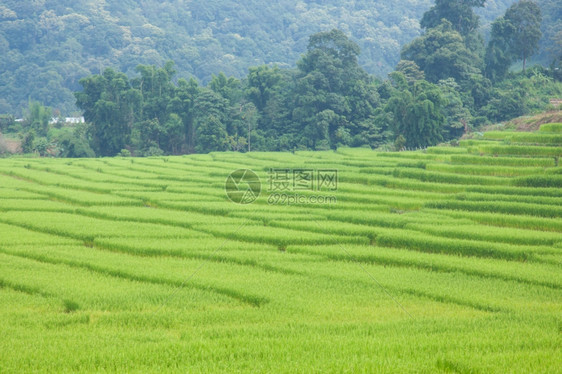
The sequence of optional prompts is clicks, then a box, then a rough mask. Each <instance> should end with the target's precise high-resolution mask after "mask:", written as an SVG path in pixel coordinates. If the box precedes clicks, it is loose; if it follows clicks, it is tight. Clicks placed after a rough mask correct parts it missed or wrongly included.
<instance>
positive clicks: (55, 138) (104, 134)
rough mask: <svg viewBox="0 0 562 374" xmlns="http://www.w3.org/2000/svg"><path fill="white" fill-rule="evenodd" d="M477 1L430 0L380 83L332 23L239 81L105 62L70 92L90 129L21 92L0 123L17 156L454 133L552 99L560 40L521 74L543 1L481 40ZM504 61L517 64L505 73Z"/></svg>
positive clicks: (278, 146) (533, 48)
mask: <svg viewBox="0 0 562 374" xmlns="http://www.w3.org/2000/svg"><path fill="white" fill-rule="evenodd" d="M485 4H486V1H485V0H463V1H458V0H436V2H435V3H434V4H433V6H431V7H430V8H429V9H428V10H427V11H426V12H425V13H423V15H422V17H421V19H420V23H419V24H420V26H421V27H422V28H423V33H421V35H420V36H418V37H416V38H414V39H413V40H411V41H410V42H409V43H407V44H406V45H404V46H403V47H402V49H401V52H400V60H399V62H398V63H397V65H396V67H395V69H394V71H393V72H391V73H390V74H389V77H388V79H385V80H382V79H380V78H377V77H376V76H374V75H372V74H369V72H368V71H367V69H366V67H365V66H362V65H361V60H360V56H361V53H362V50H361V46H360V45H359V44H358V43H357V42H355V41H354V40H353V38H352V37H350V36H349V35H348V34H347V33H346V32H345V31H342V30H339V29H337V28H334V29H332V30H331V31H323V32H318V33H314V34H312V35H310V36H309V37H308V38H307V45H306V47H305V51H304V53H303V54H302V55H301V56H300V58H299V59H298V60H297V61H296V67H286V66H279V65H276V64H273V65H271V64H261V65H255V66H251V67H249V68H248V73H247V74H246V75H245V76H244V77H242V78H237V77H236V76H232V75H228V74H225V73H224V72H220V73H217V74H211V78H210V80H209V81H208V82H207V83H204V84H203V83H201V81H199V80H197V79H194V78H188V79H186V78H184V77H182V76H181V73H180V69H179V66H178V63H177V62H173V61H172V60H169V61H167V62H165V63H163V64H139V65H136V66H135V68H134V69H133V72H130V71H129V70H128V69H122V70H119V69H116V68H105V69H101V70H100V71H99V73H96V74H89V75H88V74H87V75H86V76H85V77H84V78H82V79H80V80H79V81H78V85H79V88H78V89H77V91H76V92H75V94H74V97H75V99H76V100H75V103H76V105H77V107H78V108H80V110H82V111H83V113H84V117H85V119H86V122H87V123H86V124H79V125H76V126H63V124H61V123H55V124H52V123H51V124H50V123H49V119H50V118H51V117H52V115H53V114H54V112H53V110H52V109H51V108H50V107H47V106H45V105H43V104H41V103H39V102H38V101H33V100H30V101H29V102H28V108H27V109H26V120H25V121H24V122H19V123H15V122H13V121H12V123H10V121H9V119H6V118H4V120H2V119H1V118H0V131H4V132H6V131H7V132H12V133H13V132H17V133H20V136H21V142H22V151H23V152H24V153H30V152H35V153H39V154H41V155H57V156H66V157H84V156H94V155H98V156H113V155H117V154H121V155H130V154H132V155H136V156H148V155H160V154H182V153H192V152H200V153H205V152H210V151H229V150H230V151H249V150H260V151H266V150H279V151H290V150H300V149H314V150H324V149H335V148H337V147H340V146H354V147H371V148H381V147H383V148H388V149H402V148H404V147H406V148H419V147H427V146H430V145H434V144H437V143H439V142H447V141H454V140H455V139H456V138H458V137H459V136H461V135H462V134H464V133H465V132H466V131H469V130H471V129H474V128H477V127H478V126H480V125H482V124H486V123H489V122H495V121H503V120H507V119H510V118H513V117H516V116H519V115H523V114H525V113H528V112H531V111H536V110H543V109H545V108H547V107H548V102H549V98H552V97H561V96H562V83H561V80H562V72H561V71H560V61H562V53H561V51H560V48H559V47H560V42H561V41H562V38H561V40H559V41H558V42H556V43H552V44H550V45H549V46H550V49H549V51H552V53H556V54H555V55H554V56H555V57H556V58H553V62H552V64H551V65H550V66H549V67H548V68H544V67H540V66H533V67H531V68H528V65H529V63H528V61H529V60H531V59H532V58H533V56H536V55H537V53H538V52H540V45H541V44H540V43H541V40H543V39H544V38H543V33H542V31H541V28H543V27H544V21H543V16H542V12H541V10H540V7H539V6H538V5H537V4H536V3H535V2H532V1H529V0H522V1H519V2H517V3H514V4H513V5H511V6H510V7H509V8H508V9H507V10H506V11H505V12H504V13H503V14H501V15H500V16H499V17H498V18H496V19H495V20H493V22H492V23H491V25H490V35H489V37H488V39H489V40H488V41H487V42H486V41H485V40H484V38H483V36H482V25H481V20H480V17H479V16H478V14H477V11H478V10H480V11H481V10H482V8H484V6H485ZM122 5H123V4H122ZM550 16H551V15H549V17H550ZM106 40H107V38H106ZM513 64H521V66H522V68H523V70H522V71H520V72H514V71H510V69H509V67H510V66H512V65H513ZM55 114H56V113H55Z"/></svg>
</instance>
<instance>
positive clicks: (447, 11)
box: [420, 0, 486, 37]
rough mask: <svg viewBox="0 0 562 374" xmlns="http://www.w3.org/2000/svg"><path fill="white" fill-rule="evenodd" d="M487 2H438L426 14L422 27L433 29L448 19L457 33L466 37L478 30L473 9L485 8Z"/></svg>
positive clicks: (473, 0) (477, 0) (450, 0)
mask: <svg viewBox="0 0 562 374" xmlns="http://www.w3.org/2000/svg"><path fill="white" fill-rule="evenodd" d="M485 2H486V0H436V1H435V5H434V6H433V7H431V8H430V9H429V10H428V11H427V12H425V13H424V15H423V17H422V19H421V21H420V25H421V27H423V28H425V29H431V28H434V27H437V26H439V24H441V20H443V19H446V20H448V21H449V22H451V25H452V27H453V29H454V30H455V31H457V32H458V33H459V34H461V35H462V36H463V37H465V36H467V35H468V34H470V33H471V32H474V31H475V30H477V29H478V22H479V21H478V16H477V15H476V14H475V13H474V11H473V10H472V8H474V7H483V6H484V3H485Z"/></svg>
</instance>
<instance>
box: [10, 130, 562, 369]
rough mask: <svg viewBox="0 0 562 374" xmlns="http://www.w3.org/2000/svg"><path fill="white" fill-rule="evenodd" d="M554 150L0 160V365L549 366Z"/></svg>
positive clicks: (533, 137)
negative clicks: (250, 175)
mask: <svg viewBox="0 0 562 374" xmlns="http://www.w3.org/2000/svg"><path fill="white" fill-rule="evenodd" d="M561 156H562V124H546V125H543V126H542V127H541V129H540V130H539V131H537V132H534V133H524V132H505V131H503V132H488V133H484V134H483V136H481V137H480V138H478V139H467V140H461V141H460V144H459V146H458V147H444V146H443V147H432V148H428V149H426V150H424V151H403V152H384V153H383V152H375V151H371V150H369V149H348V148H346V149H338V150H337V151H326V152H304V151H303V152H298V151H297V152H295V153H294V154H292V153H247V154H241V153H212V154H209V155H189V156H182V157H159V158H99V159H72V160H71V159H33V158H10V159H0V334H1V336H2V338H1V339H0V372H2V373H19V372H52V371H54V372H79V371H83V372H225V373H236V372H275V373H282V372H302V373H310V372H350V373H352V372H353V373H355V372H365V373H372V372H396V373H405V372H425V373H434V372H443V373H489V372H497V373H504V372H521V373H555V372H560V370H561V368H562V352H561V343H562V271H561V270H562V219H561V217H562V167H560V166H559V159H560V157H561ZM237 169H251V170H253V171H254V172H255V173H256V174H257V175H258V176H259V180H260V181H261V185H258V184H257V181H256V180H255V179H254V180H252V181H250V182H248V181H247V180H245V176H246V174H236V173H235V176H236V175H238V177H240V178H238V177H235V178H234V182H232V180H231V182H232V183H231V184H230V185H229V183H228V182H225V181H228V179H227V178H228V177H229V175H230V174H231V172H233V171H235V170H237ZM246 182H247V183H246ZM225 183H226V186H227V187H228V188H231V189H230V190H228V189H227V191H225ZM229 186H230V187H229ZM244 186H246V187H244ZM232 188H234V189H236V188H239V189H240V192H242V196H241V202H243V203H244V204H241V203H237V202H233V201H231V200H230V199H233V196H235V195H236V194H231V195H228V196H227V192H229V191H230V192H232V191H234V192H236V191H235V190H232ZM258 192H259V197H257V199H256V200H255V201H253V202H252V200H253V199H254V198H256V196H257V195H258ZM234 200H236V198H234ZM250 202H252V203H250Z"/></svg>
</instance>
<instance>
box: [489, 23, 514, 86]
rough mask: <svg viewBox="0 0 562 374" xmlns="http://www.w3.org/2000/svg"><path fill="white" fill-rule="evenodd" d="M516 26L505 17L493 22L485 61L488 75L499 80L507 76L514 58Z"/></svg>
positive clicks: (494, 79)
mask: <svg viewBox="0 0 562 374" xmlns="http://www.w3.org/2000/svg"><path fill="white" fill-rule="evenodd" d="M514 33H515V26H514V25H513V24H512V23H511V22H509V21H508V20H507V19H505V18H504V17H499V18H498V19H496V20H495V21H494V22H493V23H492V33H491V36H490V41H489V42H488V46H487V47H486V56H485V58H484V63H485V65H486V68H485V73H486V77H488V78H489V79H491V80H493V81H499V80H501V79H503V78H504V77H505V75H506V74H507V71H508V70H509V66H510V65H511V64H512V62H513V59H514V53H513V48H512V45H511V43H512V37H513V35H514Z"/></svg>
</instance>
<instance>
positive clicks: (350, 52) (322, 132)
mask: <svg viewBox="0 0 562 374" xmlns="http://www.w3.org/2000/svg"><path fill="white" fill-rule="evenodd" d="M359 53H360V48H359V46H358V45H357V44H356V43H355V42H353V41H351V40H350V39H349V38H348V37H347V36H346V35H345V34H344V33H343V32H342V31H340V30H337V29H334V30H331V31H328V32H321V33H317V34H314V35H312V36H311V37H310V40H309V43H308V49H307V53H306V54H305V55H304V56H303V57H302V59H301V60H300V61H299V62H298V63H297V66H298V69H299V72H298V75H297V80H296V90H295V92H294V95H295V99H294V100H295V107H294V110H293V120H294V121H296V122H300V123H301V124H302V126H303V129H304V131H301V132H299V133H298V134H296V136H297V138H300V140H297V142H298V143H300V144H302V145H305V146H308V147H311V148H313V149H320V148H322V149H325V148H329V147H335V146H337V145H348V144H345V141H348V140H349V139H351V137H353V136H355V135H357V133H358V132H359V131H364V129H365V121H367V122H369V121H370V122H371V123H372V122H373V121H372V117H373V115H374V110H375V108H376V107H377V106H378V101H379V98H378V94H377V92H376V89H375V87H374V85H372V84H370V80H369V77H368V75H367V73H366V72H365V71H364V70H363V69H362V68H361V67H360V66H359V64H358V62H357V58H358V55H359ZM344 130H346V131H347V132H349V135H350V136H349V137H348V136H343V134H344V133H345V131H344ZM364 139H367V137H365V138H364Z"/></svg>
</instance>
